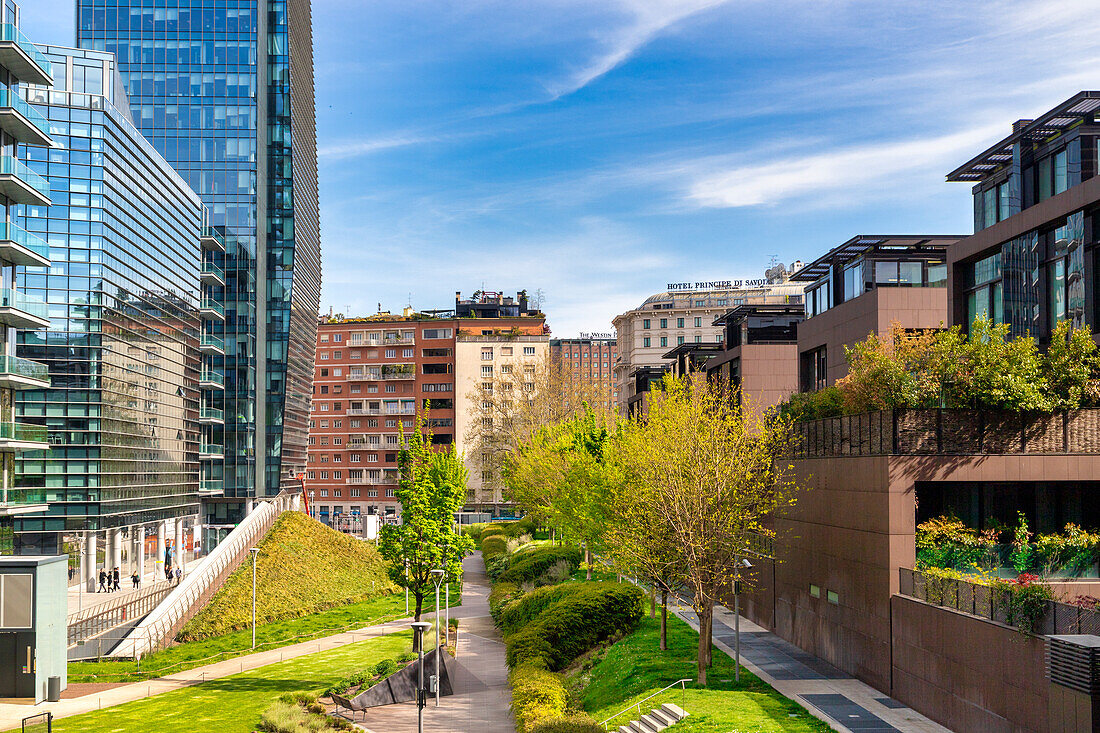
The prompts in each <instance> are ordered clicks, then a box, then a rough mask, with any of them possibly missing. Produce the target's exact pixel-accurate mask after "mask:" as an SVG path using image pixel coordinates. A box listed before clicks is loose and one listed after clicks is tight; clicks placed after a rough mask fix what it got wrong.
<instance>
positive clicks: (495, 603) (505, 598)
mask: <svg viewBox="0 0 1100 733" xmlns="http://www.w3.org/2000/svg"><path fill="white" fill-rule="evenodd" d="M521 595H523V590H522V589H521V588H520V587H519V586H518V585H516V584H515V583H497V584H495V585H494V586H493V589H492V590H491V591H489V613H490V614H491V615H492V617H493V620H494V621H496V622H497V623H500V618H501V614H503V613H504V611H505V609H507V608H508V607H509V605H510V604H511V603H512V601H514V600H515V599H516V598H519V597H520V596H521Z"/></svg>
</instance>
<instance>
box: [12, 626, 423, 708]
mask: <svg viewBox="0 0 1100 733" xmlns="http://www.w3.org/2000/svg"><path fill="white" fill-rule="evenodd" d="M408 628H409V619H401V620H397V621H390V622H388V623H385V624H379V625H377V626H368V627H366V628H363V629H358V630H355V631H346V632H344V633H342V634H334V635H332V636H326V637H323V638H321V639H314V640H313V641H304V642H302V643H300V644H292V645H291V646H284V647H281V648H279V649H272V650H271V651H266V652H257V653H256V654H248V655H245V656H242V657H236V658H234V659H227V660H225V661H223V662H216V663H214V664H208V665H206V666H204V667H195V668H194V669H189V670H186V671H183V672H177V673H175V674H171V675H168V676H166V677H159V678H157V679H154V680H148V681H145V682H134V683H132V684H128V685H121V686H119V687H113V688H111V689H106V690H102V691H100V692H95V693H93V694H89V695H84V696H83V697H76V698H71V699H62V700H60V701H59V702H44V703H41V704H39V705H29V704H15V703H0V730H8V729H11V728H18V727H19V724H20V721H21V720H22V719H23V718H25V717H27V716H30V715H37V714H39V713H44V712H46V711H47V710H48V711H50V712H52V713H53V715H54V717H55V718H64V717H68V716H70V715H79V714H80V713H87V712H91V711H93V710H101V709H103V708H109V707H111V706H114V705H121V704H122V703H127V702H132V701H134V700H140V699H142V698H146V697H152V696H153V695H159V694H160V693H162V692H170V691H172V690H178V689H181V688H184V687H190V686H192V685H198V684H202V683H203V682H207V681H209V680H216V679H220V678H222V677H228V676H230V675H234V674H240V673H241V672H246V671H248V670H250V669H256V668H257V667H263V666H265V665H268V664H274V663H275V662H281V661H283V660H285V659H294V658H295V657H301V656H304V655H306V654H316V653H317V652H323V651H329V650H331V649H335V648H337V647H339V646H343V645H344V644H350V643H352V642H356V641H366V640H367V639H374V638H377V637H379V636H385V635H386V634H392V633H394V632H398V631H407V630H408Z"/></svg>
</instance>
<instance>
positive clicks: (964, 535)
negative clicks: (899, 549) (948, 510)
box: [916, 516, 997, 570]
mask: <svg viewBox="0 0 1100 733" xmlns="http://www.w3.org/2000/svg"><path fill="white" fill-rule="evenodd" d="M996 535H997V532H996V531H993V532H981V533H979V532H978V531H977V530H974V529H971V528H970V527H967V526H966V525H965V524H963V522H962V520H960V519H958V518H957V517H951V516H943V517H936V518H935V519H929V520H928V521H927V522H923V523H921V524H919V525H917V533H916V541H917V562H918V563H919V565H920V566H922V567H925V566H931V567H937V568H959V569H961V570H967V569H970V568H980V567H985V566H987V565H990V564H992V561H993V560H994V559H995V557H996V549H997V548H996V542H997V537H996Z"/></svg>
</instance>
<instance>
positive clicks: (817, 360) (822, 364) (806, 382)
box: [799, 346, 828, 392]
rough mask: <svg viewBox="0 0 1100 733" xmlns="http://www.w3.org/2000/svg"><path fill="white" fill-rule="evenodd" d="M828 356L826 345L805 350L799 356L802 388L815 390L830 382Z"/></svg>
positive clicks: (806, 390)
mask: <svg viewBox="0 0 1100 733" xmlns="http://www.w3.org/2000/svg"><path fill="white" fill-rule="evenodd" d="M827 370H828V358H827V354H826V351H825V347H824V346H819V347H818V348H816V349H811V350H810V351H806V352H803V353H802V354H801V355H800V356H799V372H800V375H799V376H800V380H799V381H800V382H801V385H800V386H801V390H802V391H803V392H814V391H816V390H819V389H824V388H825V386H826V384H827V383H828V376H827Z"/></svg>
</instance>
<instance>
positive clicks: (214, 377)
mask: <svg viewBox="0 0 1100 733" xmlns="http://www.w3.org/2000/svg"><path fill="white" fill-rule="evenodd" d="M199 381H200V382H202V383H204V384H216V385H218V386H219V387H222V388H224V387H225V377H223V376H222V375H221V373H220V372H203V373H202V376H200V377H199Z"/></svg>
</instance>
